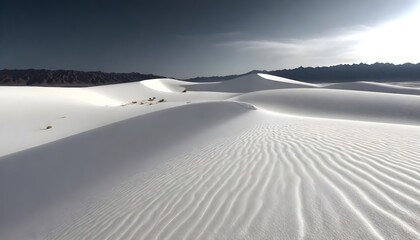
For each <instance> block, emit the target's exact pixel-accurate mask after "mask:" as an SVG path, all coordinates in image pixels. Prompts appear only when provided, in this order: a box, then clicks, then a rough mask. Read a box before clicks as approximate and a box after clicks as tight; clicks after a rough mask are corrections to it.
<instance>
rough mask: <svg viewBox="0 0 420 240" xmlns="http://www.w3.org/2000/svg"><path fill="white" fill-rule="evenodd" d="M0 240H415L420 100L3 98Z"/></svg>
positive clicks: (399, 93)
mask: <svg viewBox="0 0 420 240" xmlns="http://www.w3.org/2000/svg"><path fill="white" fill-rule="evenodd" d="M0 113H1V116H2V117H1V118H0V133H1V134H0V141H1V144H0V239H89V240H91V239H98V240H105V239H109V240H113V239H124V240H125V239H147V240H149V239H192V240H193V239H420V89H419V88H415V87H403V86H397V85H390V84H378V83H370V82H354V83H345V84H344V83H343V84H329V85H316V84H308V83H303V82H298V81H294V80H289V79H284V78H280V77H275V76H271V75H267V74H250V75H247V76H244V77H241V78H237V79H233V80H228V81H224V82H212V83H192V82H185V81H179V80H174V79H151V80H145V81H141V82H134V83H126V84H115V85H108V86H99V87H87V88H46V87H0Z"/></svg>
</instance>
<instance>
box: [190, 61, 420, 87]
mask: <svg viewBox="0 0 420 240" xmlns="http://www.w3.org/2000/svg"><path fill="white" fill-rule="evenodd" d="M255 72H260V73H268V74H272V75H275V76H279V77H285V78H290V79H294V80H298V81H304V82H310V83H320V82H350V81H373V82H390V81H393V82H396V81H420V63H419V64H411V63H406V64H401V65H394V64H390V63H375V64H371V65H369V64H364V63H361V64H352V65H336V66H331V67H315V68H313V67H305V68H304V67H300V68H295V69H286V70H275V71H252V72H249V73H255ZM249 73H245V74H241V75H230V76H216V77H199V78H193V79H189V81H197V82H206V81H224V80H229V79H233V78H237V77H240V76H243V75H246V74H249Z"/></svg>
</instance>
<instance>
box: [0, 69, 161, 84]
mask: <svg viewBox="0 0 420 240" xmlns="http://www.w3.org/2000/svg"><path fill="white" fill-rule="evenodd" d="M159 77H160V76H156V75H152V74H141V73H105V72H82V71H72V70H35V69H28V70H0V85H3V86H63V87H69V86H71V87H79V86H97V85H105V84H115V83H126V82H135V81H141V80H145V79H151V78H159Z"/></svg>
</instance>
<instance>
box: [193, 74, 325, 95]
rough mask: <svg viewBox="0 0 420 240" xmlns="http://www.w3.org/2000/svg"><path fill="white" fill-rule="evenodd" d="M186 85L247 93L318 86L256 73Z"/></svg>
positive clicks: (202, 88)
mask: <svg viewBox="0 0 420 240" xmlns="http://www.w3.org/2000/svg"><path fill="white" fill-rule="evenodd" d="M185 87H186V88H187V89H188V90H190V91H216V92H233V93H246V92H253V91H261V90H268V89H283V88H313V87H317V85H314V84H309V83H305V82H299V81H295V80H290V79H286V78H281V77H276V76H272V75H268V74H261V73H259V74H257V73H255V74H248V75H245V76H242V77H238V78H235V79H232V80H227V81H223V82H212V83H206V84H196V85H188V86H185Z"/></svg>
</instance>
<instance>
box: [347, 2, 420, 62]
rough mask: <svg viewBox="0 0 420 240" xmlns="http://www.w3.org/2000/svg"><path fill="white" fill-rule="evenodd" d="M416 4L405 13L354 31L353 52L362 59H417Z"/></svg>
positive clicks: (419, 46) (419, 55)
mask: <svg viewBox="0 0 420 240" xmlns="http://www.w3.org/2000/svg"><path fill="white" fill-rule="evenodd" d="M419 29H420V6H419V7H417V8H416V9H415V10H413V11H412V12H410V13H409V14H408V15H406V16H404V17H402V18H399V19H397V20H394V21H391V22H388V23H386V24H384V25H382V26H379V27H377V28H373V29H369V30H367V31H363V32H361V33H358V34H356V36H355V37H356V38H357V39H358V44H357V45H356V46H355V53H354V54H355V56H357V57H358V58H360V60H361V61H364V62H392V63H406V62H413V63H417V62H420V30H419Z"/></svg>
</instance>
